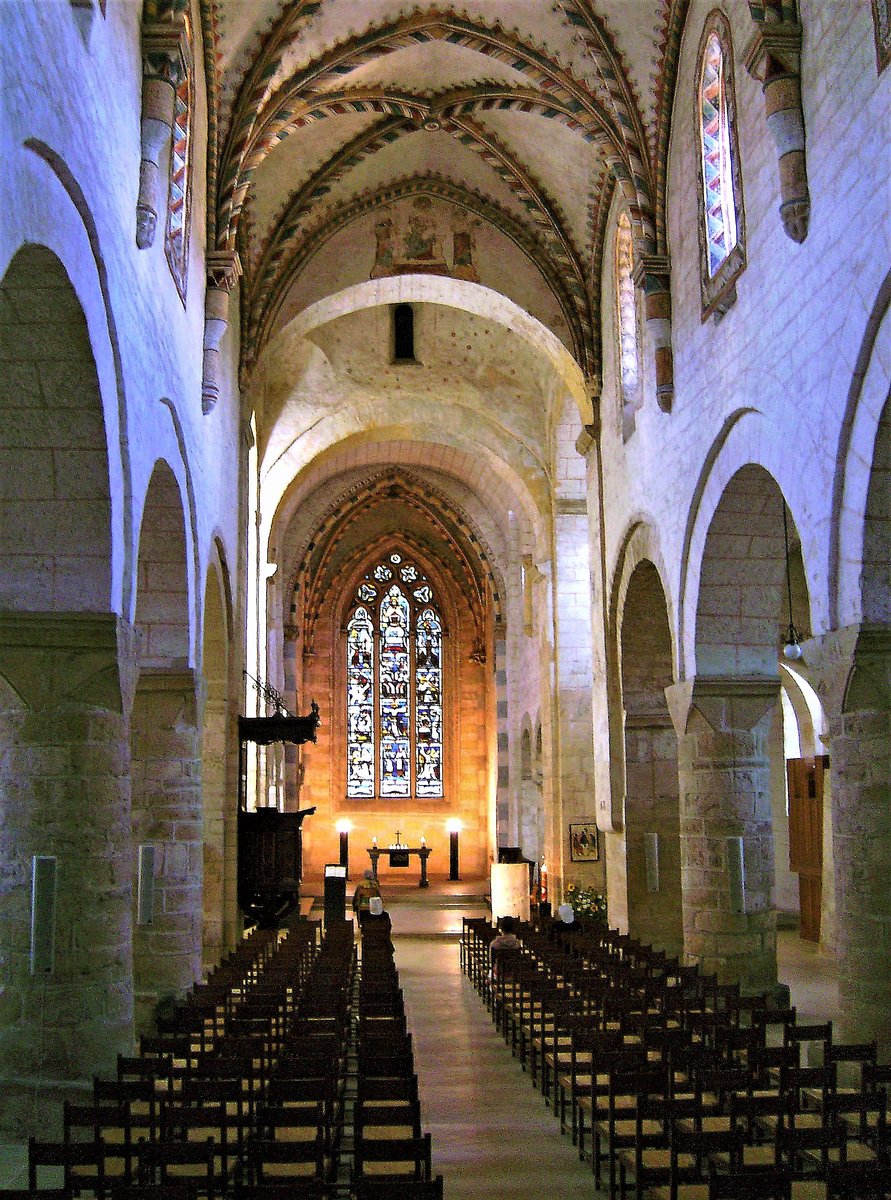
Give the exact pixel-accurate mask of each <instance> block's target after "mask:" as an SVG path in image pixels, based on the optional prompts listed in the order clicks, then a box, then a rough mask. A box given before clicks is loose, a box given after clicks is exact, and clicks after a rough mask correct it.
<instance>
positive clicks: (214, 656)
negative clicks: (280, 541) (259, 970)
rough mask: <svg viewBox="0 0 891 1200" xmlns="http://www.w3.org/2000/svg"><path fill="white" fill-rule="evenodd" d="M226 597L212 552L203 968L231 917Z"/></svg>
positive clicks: (205, 649)
mask: <svg viewBox="0 0 891 1200" xmlns="http://www.w3.org/2000/svg"><path fill="white" fill-rule="evenodd" d="M227 599H228V598H227V595H226V588H225V584H224V575H223V566H222V562H221V561H220V558H219V552H218V551H217V552H216V553H215V554H214V556H213V559H212V560H211V563H210V566H209V567H208V569H207V575H206V578H205V586H204V621H203V627H202V644H201V675H202V685H203V690H204V704H203V709H202V722H201V802H202V835H203V843H204V856H203V880H204V893H203V934H202V963H203V967H204V970H205V971H207V970H209V969H210V968H212V967H214V966H215V965H216V964H217V963H218V962H219V961H220V958H221V957H222V954H223V951H224V950H225V949H226V948H227V925H228V926H229V927H230V929H231V926H232V923H233V917H234V914H231V913H228V912H227V903H226V902H227V899H229V898H230V897H231V888H227V883H228V882H229V881H228V879H227V875H228V873H229V870H230V868H231V867H232V865H233V864H232V862H231V861H230V860H231V859H232V858H233V852H234V845H233V841H234V836H235V828H234V821H235V811H234V810H235V804H234V801H233V799H232V788H231V786H230V782H231V781H230V779H229V772H228V765H229V756H230V747H229V734H230V723H231V722H230V715H229V678H230V672H231V663H230V661H229V645H230V638H231V628H230V620H229V610H228V604H227ZM230 810H231V811H230ZM227 917H228V921H227Z"/></svg>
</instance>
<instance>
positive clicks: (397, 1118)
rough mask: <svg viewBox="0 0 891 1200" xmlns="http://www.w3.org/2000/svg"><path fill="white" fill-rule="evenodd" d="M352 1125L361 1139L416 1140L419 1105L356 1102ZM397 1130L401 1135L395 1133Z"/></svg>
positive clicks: (409, 1101) (419, 1117)
mask: <svg viewBox="0 0 891 1200" xmlns="http://www.w3.org/2000/svg"><path fill="white" fill-rule="evenodd" d="M353 1123H354V1128H355V1131H356V1134H357V1135H358V1136H361V1137H378V1138H380V1137H384V1136H403V1137H414V1138H418V1137H420V1136H421V1105H420V1103H419V1102H418V1101H417V1100H406V1101H403V1102H401V1103H393V1102H392V1101H383V1102H380V1103H377V1102H375V1101H373V1100H357V1101H356V1103H355V1105H354V1107H353ZM398 1130H401V1131H402V1132H401V1134H398V1133H397V1132H396V1131H398ZM384 1131H386V1133H385V1132H384Z"/></svg>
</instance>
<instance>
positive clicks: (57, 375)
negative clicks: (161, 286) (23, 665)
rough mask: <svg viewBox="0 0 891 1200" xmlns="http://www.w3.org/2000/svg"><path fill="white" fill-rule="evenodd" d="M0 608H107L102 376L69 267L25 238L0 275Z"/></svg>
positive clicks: (107, 521)
mask: <svg viewBox="0 0 891 1200" xmlns="http://www.w3.org/2000/svg"><path fill="white" fill-rule="evenodd" d="M0 313H2V315H0V321H2V326H0V330H2V343H0V367H2V370H0V408H2V412H3V418H4V419H3V422H2V429H0V480H2V492H0V607H2V608H7V609H17V610H28V611H32V612H42V611H54V612H62V611H66V610H67V611H70V612H75V611H80V612H108V611H109V609H110V607H111V559H112V551H111V496H110V489H109V473H108V452H107V445H106V433H105V423H104V419H103V412H102V400H101V397H100V394H99V380H98V377H97V374H96V365H95V362H94V359H93V353H92V350H91V347H90V339H89V333H88V331H87V324H86V319H85V317H84V313H83V309H82V308H81V306H80V302H79V300H78V298H77V296H76V294H75V292H74V289H73V288H72V286H71V283H70V281H69V279H68V276H67V274H66V272H65V268H64V267H63V266H62V264H61V262H60V261H59V259H58V258H57V257H56V256H55V254H53V252H52V251H51V250H49V249H47V248H46V247H45V246H38V245H26V246H23V247H22V248H21V249H20V250H19V251H18V253H17V254H16V255H15V257H14V258H13V259H12V262H11V263H10V265H9V268H8V269H7V272H6V274H5V276H4V277H3V281H2V283H0Z"/></svg>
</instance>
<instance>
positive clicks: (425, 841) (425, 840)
mask: <svg viewBox="0 0 891 1200" xmlns="http://www.w3.org/2000/svg"><path fill="white" fill-rule="evenodd" d="M421 845H422V846H426V845H427V839H426V838H425V837H424V835H423V833H422V834H421Z"/></svg>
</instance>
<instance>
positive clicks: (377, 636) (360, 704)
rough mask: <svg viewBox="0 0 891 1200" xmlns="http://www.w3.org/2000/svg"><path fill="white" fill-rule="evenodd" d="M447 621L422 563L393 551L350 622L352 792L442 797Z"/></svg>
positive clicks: (375, 569)
mask: <svg viewBox="0 0 891 1200" xmlns="http://www.w3.org/2000/svg"><path fill="white" fill-rule="evenodd" d="M442 649H443V628H442V620H441V618H440V615H439V612H438V611H437V608H436V600H435V597H434V593H433V588H432V587H431V585H430V583H429V581H428V580H427V579H426V577H425V576H424V574H423V572H422V571H421V569H420V568H419V567H418V566H417V565H416V564H415V563H413V562H411V561H410V560H408V559H405V558H404V557H403V556H402V555H401V554H399V553H397V552H395V551H394V552H392V553H390V554H387V555H385V556H384V557H383V558H381V559H380V560H379V561H378V562H376V563H375V564H374V565H373V566H372V567H371V569H370V570H369V571H367V572H366V574H365V577H364V578H363V579H362V581H361V582H360V584H359V586H358V587H357V589H356V595H355V598H354V601H353V608H352V612H351V616H350V619H349V621H348V622H347V796H349V797H351V798H356V799H361V798H365V797H374V796H379V797H380V798H381V799H408V798H410V797H412V796H415V797H426V798H441V797H442V796H443V701H442V696H443V653H442Z"/></svg>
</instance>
